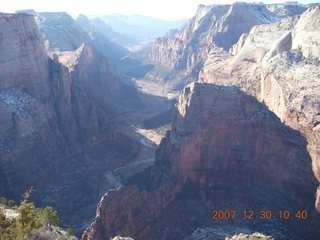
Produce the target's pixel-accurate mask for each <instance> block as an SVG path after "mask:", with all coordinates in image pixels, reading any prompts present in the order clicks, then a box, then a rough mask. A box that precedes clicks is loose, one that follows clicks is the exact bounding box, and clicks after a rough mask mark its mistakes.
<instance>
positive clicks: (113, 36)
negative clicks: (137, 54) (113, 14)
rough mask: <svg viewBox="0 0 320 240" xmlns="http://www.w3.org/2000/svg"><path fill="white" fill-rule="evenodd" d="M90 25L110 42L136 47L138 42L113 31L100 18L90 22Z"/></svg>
mask: <svg viewBox="0 0 320 240" xmlns="http://www.w3.org/2000/svg"><path fill="white" fill-rule="evenodd" d="M91 24H92V25H93V26H94V27H95V28H96V29H97V30H98V31H99V32H100V33H102V34H103V35H104V36H106V37H107V38H109V39H110V40H111V41H114V42H116V43H118V44H120V45H122V46H125V47H127V46H132V45H136V44H138V43H139V42H138V41H137V40H135V39H133V38H132V37H131V36H129V35H127V34H124V33H118V32H116V31H114V30H113V28H112V27H111V26H110V25H108V24H106V23H105V22H104V21H103V20H101V19H100V18H94V19H92V20H91Z"/></svg>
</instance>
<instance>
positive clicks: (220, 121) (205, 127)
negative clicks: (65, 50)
mask: <svg viewBox="0 0 320 240" xmlns="http://www.w3.org/2000/svg"><path fill="white" fill-rule="evenodd" d="M132 182H136V183H137V185H138V187H139V188H137V187H136V186H127V187H121V188H120V189H117V190H113V191H109V192H107V193H106V194H105V196H104V197H103V198H102V199H101V201H100V203H99V205H98V208H97V215H96V219H95V221H94V223H93V224H92V225H91V226H90V227H89V228H88V229H87V230H86V232H85V233H84V235H83V240H89V239H90V240H102V239H106V238H108V237H111V236H114V235H116V234H121V235H125V236H131V237H133V238H136V239H182V238H183V237H185V236H187V235H188V234H191V232H192V231H193V230H194V229H196V228H197V227H200V228H201V227H212V228H213V227H216V226H218V225H219V222H218V223H215V222H212V221H211V220H210V213H211V211H212V209H216V208H219V209H220V208H221V209H223V208H226V207H227V206H228V207H229V208H232V209H236V210H239V211H240V209H247V208H256V207H258V208H261V206H263V208H268V209H273V210H275V209H281V208H293V209H298V208H299V206H300V207H302V206H303V207H304V208H307V209H308V211H310V214H311V212H314V211H315V210H314V208H313V203H314V191H315V189H316V187H317V181H316V179H315V178H314V176H313V173H312V168H311V162H310V158H309V155H308V152H307V150H306V141H305V139H304V137H303V136H301V135H300V134H299V133H298V132H297V131H294V130H292V129H290V128H288V127H286V126H285V125H283V124H282V123H281V122H280V120H279V119H278V118H277V117H276V116H275V115H274V114H273V113H272V112H270V111H269V110H267V109H266V108H265V107H264V106H263V105H262V104H260V103H259V102H258V101H257V100H255V99H254V98H253V97H250V96H248V95H246V94H245V93H244V92H241V91H239V90H237V89H236V88H232V87H220V86H216V85H210V84H198V83H193V84H191V85H189V86H188V87H186V88H185V89H184V91H183V92H182V94H181V96H180V98H179V103H178V104H177V109H176V113H175V118H174V121H173V125H172V130H171V131H170V132H168V133H167V136H166V137H165V138H164V139H163V140H162V142H161V145H160V147H159V149H158V151H157V160H156V164H155V166H154V167H152V168H151V169H149V170H148V171H146V172H145V173H143V174H140V175H138V176H136V177H134V178H133V179H132ZM143 189H145V190H143ZM216 224H217V225H216ZM221 224H228V223H226V222H223V223H221ZM232 224H233V226H242V227H243V226H246V227H247V228H249V229H251V230H252V231H256V230H261V229H263V230H264V231H266V232H268V234H272V235H274V236H281V234H283V236H287V237H289V236H290V239H302V238H303V237H302V236H309V237H310V236H312V237H316V236H318V235H317V233H316V230H315V229H316V228H317V224H319V217H318V218H317V217H313V218H312V220H311V221H310V222H308V223H306V222H305V223H303V222H300V223H297V222H294V221H293V222H291V223H286V225H282V224H281V223H279V222H273V223H272V224H273V226H272V227H271V228H272V229H273V230H270V229H269V230H268V227H266V226H264V224H265V223H263V222H260V223H259V224H262V225H259V224H257V225H255V224H253V225H252V224H250V223H248V222H246V223H243V222H241V221H240V222H239V221H237V220H235V221H233V223H232ZM296 224H299V227H300V229H304V230H302V232H304V233H301V232H299V231H297V230H295V226H297V225H296ZM308 224H311V225H310V226H309V227H310V228H309V227H308ZM258 225H259V226H258ZM277 231H278V232H277ZM290 234H292V236H291V235H290ZM303 234H305V235H303ZM301 237H302V238H301ZM279 239H281V237H279Z"/></svg>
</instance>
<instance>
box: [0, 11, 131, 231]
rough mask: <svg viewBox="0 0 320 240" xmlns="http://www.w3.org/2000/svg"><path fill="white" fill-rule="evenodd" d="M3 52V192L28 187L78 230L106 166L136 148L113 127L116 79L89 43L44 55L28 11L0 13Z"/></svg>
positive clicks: (102, 185) (101, 188) (102, 184)
mask: <svg viewBox="0 0 320 240" xmlns="http://www.w3.org/2000/svg"><path fill="white" fill-rule="evenodd" d="M0 51H1V56H0V112H1V114H0V122H1V125H0V179H1V185H0V194H1V195H3V196H7V197H10V198H14V199H16V200H17V201H18V200H19V199H20V195H21V194H22V193H23V192H25V191H26V189H29V188H30V187H31V186H33V187H34V188H35V189H36V190H37V191H36V192H35V193H34V195H33V200H35V201H36V202H37V203H38V204H40V205H48V204H50V205H52V206H54V207H55V208H56V209H58V210H59V212H61V215H62V217H63V218H66V217H68V222H69V223H71V224H74V223H75V222H76V223H77V225H76V226H77V227H80V229H81V225H83V224H85V223H83V222H82V221H84V222H85V221H87V220H86V218H88V217H90V206H93V209H94V205H95V202H97V201H98V198H99V197H100V196H101V194H102V193H104V192H105V191H106V190H107V189H109V188H110V187H111V186H110V185H108V182H107V181H106V179H105V175H104V174H105V172H106V171H107V170H108V169H109V168H112V167H115V166H119V162H118V159H119V158H121V159H123V161H125V159H128V158H130V156H132V155H133V154H134V153H135V145H134V144H133V143H132V142H131V140H130V139H129V138H127V137H124V136H121V135H118V134H115V133H114V131H113V129H112V123H111V118H112V116H113V115H114V114H116V113H117V112H118V111H119V108H120V110H121V109H122V110H124V109H123V106H121V102H119V101H118V99H119V98H122V97H123V95H122V94H123V89H122V87H121V84H120V83H119V81H118V79H117V78H116V77H115V75H114V73H113V71H112V66H111V63H110V61H109V60H107V59H106V58H105V57H104V56H103V55H102V54H101V53H99V52H98V51H97V50H95V49H94V48H93V47H92V46H90V44H84V45H80V47H79V48H78V50H77V51H76V52H63V53H61V52H58V55H59V56H58V55H57V54H53V55H52V58H49V57H48V56H47V53H46V50H45V47H44V45H43V39H42V37H41V33H40V32H39V30H38V27H37V24H36V22H35V20H34V17H33V16H31V15H26V14H1V16H0ZM60 61H61V62H62V63H63V64H65V65H66V66H67V67H66V66H64V65H63V64H61V63H60ZM67 63H68V64H67ZM116 95H119V96H118V99H117V98H116V97H115V98H113V97H114V96H116ZM121 96H122V97H121ZM122 101H124V100H122ZM124 143H125V144H124ZM80 183H81V184H80ZM88 192H90V193H91V194H88ZM75 201H76V203H75ZM90 204H91V205H90ZM83 206H86V208H83ZM70 212H72V213H73V214H72V215H71V214H70ZM75 213H76V214H75ZM91 214H93V212H91ZM79 216H80V217H79ZM79 222H80V223H79ZM73 227H74V226H73ZM75 230H76V231H78V230H79V229H75Z"/></svg>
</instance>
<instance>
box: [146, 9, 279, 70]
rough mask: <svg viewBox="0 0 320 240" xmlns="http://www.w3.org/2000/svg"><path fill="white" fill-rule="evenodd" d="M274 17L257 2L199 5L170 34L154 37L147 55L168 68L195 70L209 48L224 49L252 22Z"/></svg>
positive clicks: (252, 23) (275, 17) (261, 22)
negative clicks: (179, 26)
mask: <svg viewBox="0 0 320 240" xmlns="http://www.w3.org/2000/svg"><path fill="white" fill-rule="evenodd" d="M278 19H279V17H278V16H277V15H275V14H273V13H272V12H270V11H268V10H267V9H266V7H265V6H264V5H259V4H246V3H234V4H233V5H212V6H204V5H200V6H199V8H198V10H197V12H196V14H195V16H194V17H193V18H192V19H191V20H190V21H189V22H188V23H187V24H186V25H185V26H184V27H183V28H182V29H181V30H180V32H178V33H176V34H175V36H174V37H172V38H159V39H157V40H156V42H155V43H154V45H153V49H152V52H151V55H150V57H151V59H152V60H153V61H154V62H157V63H161V64H163V65H166V66H168V67H170V68H172V69H186V70H187V72H188V73H193V74H197V73H198V71H199V70H200V68H201V66H202V64H203V61H204V60H205V59H206V57H207V55H208V53H209V52H210V49H212V48H213V47H221V48H223V49H225V50H228V49H229V48H230V47H231V46H232V45H233V44H234V43H236V42H237V41H238V39H239V37H240V35H241V34H242V33H248V32H249V31H250V29H251V28H252V27H253V26H255V25H258V24H263V23H271V22H274V21H277V20H278Z"/></svg>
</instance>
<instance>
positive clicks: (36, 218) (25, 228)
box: [0, 190, 72, 240]
mask: <svg viewBox="0 0 320 240" xmlns="http://www.w3.org/2000/svg"><path fill="white" fill-rule="evenodd" d="M31 193H32V191H30V190H29V191H27V192H26V193H25V194H24V195H23V198H24V199H23V201H21V203H20V205H19V206H14V205H15V203H14V201H13V200H9V201H7V200H6V199H5V198H3V197H1V198H0V240H26V239H32V237H31V233H32V232H33V231H34V230H36V229H39V228H41V227H42V226H45V225H47V226H49V227H51V226H57V227H58V226H60V225H61V224H62V222H61V220H60V218H59V215H58V213H57V212H56V211H55V210H54V209H53V208H52V207H48V206H47V207H45V208H37V207H35V206H34V204H33V203H31V202H28V198H29V197H30V194H31ZM10 210H11V212H12V213H13V214H11V216H6V212H8V211H10ZM67 234H68V237H71V236H72V230H71V229H68V231H67Z"/></svg>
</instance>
